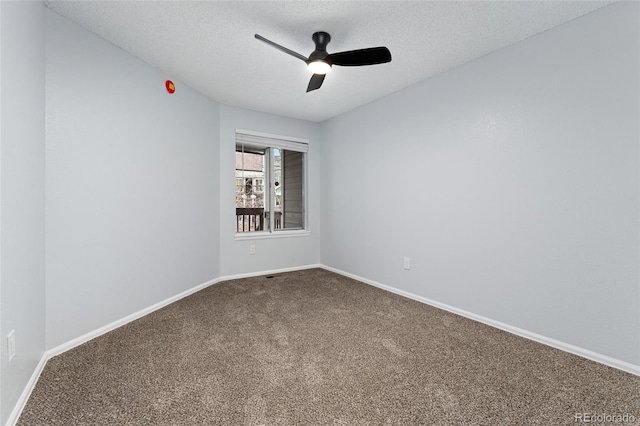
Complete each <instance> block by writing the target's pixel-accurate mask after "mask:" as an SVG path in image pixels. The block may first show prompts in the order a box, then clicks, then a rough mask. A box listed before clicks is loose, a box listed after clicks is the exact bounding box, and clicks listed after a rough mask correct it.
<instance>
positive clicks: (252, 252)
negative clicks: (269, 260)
mask: <svg viewBox="0 0 640 426" xmlns="http://www.w3.org/2000/svg"><path fill="white" fill-rule="evenodd" d="M249 254H256V246H255V244H251V245H250V246H249Z"/></svg>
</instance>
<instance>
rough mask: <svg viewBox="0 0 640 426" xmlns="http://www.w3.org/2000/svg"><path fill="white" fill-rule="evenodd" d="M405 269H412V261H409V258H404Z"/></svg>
mask: <svg viewBox="0 0 640 426" xmlns="http://www.w3.org/2000/svg"><path fill="white" fill-rule="evenodd" d="M404 269H406V270H407V271H408V270H409V269H411V259H409V258H408V257H405V258H404Z"/></svg>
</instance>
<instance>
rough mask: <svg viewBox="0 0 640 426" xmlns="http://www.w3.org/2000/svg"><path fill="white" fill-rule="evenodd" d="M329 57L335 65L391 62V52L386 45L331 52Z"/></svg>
mask: <svg viewBox="0 0 640 426" xmlns="http://www.w3.org/2000/svg"><path fill="white" fill-rule="evenodd" d="M327 59H328V60H329V61H331V63H332V64H333V65H341V66H343V67H357V66H360V65H375V64H384V63H385V62H391V52H389V49H387V48H386V47H370V48H368V49H358V50H349V51H347V52H338V53H332V54H330V55H329V56H328V57H327Z"/></svg>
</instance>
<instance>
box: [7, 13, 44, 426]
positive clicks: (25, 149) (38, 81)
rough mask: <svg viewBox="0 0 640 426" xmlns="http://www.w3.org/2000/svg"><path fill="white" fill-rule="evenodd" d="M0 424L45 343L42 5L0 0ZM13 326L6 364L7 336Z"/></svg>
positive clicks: (40, 354)
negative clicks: (12, 351)
mask: <svg viewBox="0 0 640 426" xmlns="http://www.w3.org/2000/svg"><path fill="white" fill-rule="evenodd" d="M0 16H1V18H0V28H1V30H0V31H1V36H0V38H1V46H0V50H1V52H2V68H1V71H0V76H1V77H0V79H1V86H0V87H1V88H0V92H1V94H2V96H1V99H2V105H1V107H0V110H1V118H0V123H1V132H0V151H1V154H0V156H1V163H0V170H1V176H0V182H1V186H0V201H1V207H0V209H1V210H0V212H1V221H0V232H1V234H2V243H1V246H0V253H1V255H0V271H1V273H0V281H1V288H0V294H1V296H2V302H1V306H0V310H1V316H0V323H1V327H0V330H1V331H0V348H2V349H1V356H0V358H1V363H2V365H1V368H0V377H1V378H2V380H1V382H2V385H1V390H0V395H1V403H0V424H4V423H5V422H6V420H7V419H8V417H9V415H10V414H11V411H12V410H13V407H14V406H15V404H16V402H17V400H18V398H19V397H20V394H21V393H22V391H23V389H24V388H25V386H26V384H27V382H28V381H29V379H30V377H31V375H32V373H33V372H34V370H35V369H36V365H37V364H38V362H39V361H40V358H41V357H42V353H43V352H44V347H45V314H44V310H45V306H44V304H45V287H44V285H45V259H44V238H45V232H44V222H45V217H44V215H45V211H44V210H45V209H44V157H45V142H44V139H45V127H44V102H45V100H44V96H45V88H44V85H45V83H44V50H45V44H44V5H43V4H42V3H40V2H9V1H3V2H1V3H0ZM10 330H15V333H16V357H15V358H14V359H13V361H12V362H11V363H7V344H6V337H7V334H8V333H9V331H10Z"/></svg>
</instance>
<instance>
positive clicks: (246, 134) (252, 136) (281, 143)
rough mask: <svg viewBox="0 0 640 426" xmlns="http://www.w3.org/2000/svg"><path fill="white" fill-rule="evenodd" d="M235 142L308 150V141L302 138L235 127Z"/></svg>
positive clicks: (246, 144) (265, 146)
mask: <svg viewBox="0 0 640 426" xmlns="http://www.w3.org/2000/svg"><path fill="white" fill-rule="evenodd" d="M236 144H242V145H245V146H254V147H261V148H280V149H285V150H289V151H298V152H308V151H309V143H308V141H306V140H304V139H296V138H287V137H286V136H277V135H270V134H267V133H258V132H252V131H249V130H239V129H236Z"/></svg>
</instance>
